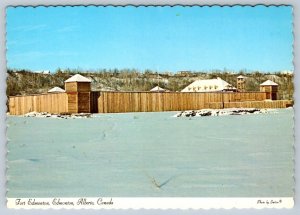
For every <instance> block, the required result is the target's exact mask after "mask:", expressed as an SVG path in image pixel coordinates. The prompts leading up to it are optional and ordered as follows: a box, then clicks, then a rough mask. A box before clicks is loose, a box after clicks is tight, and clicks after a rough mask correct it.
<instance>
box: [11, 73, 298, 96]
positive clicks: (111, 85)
mask: <svg viewBox="0 0 300 215" xmlns="http://www.w3.org/2000/svg"><path fill="white" fill-rule="evenodd" d="M7 72H8V78H7V95H8V96H12V95H25V94H35V93H42V92H47V91H48V90H49V89H50V88H52V87H54V86H58V87H61V88H64V81H65V80H66V79H68V78H69V77H71V76H72V75H74V74H77V73H80V74H82V75H84V76H86V77H88V78H90V79H91V80H92V81H93V83H92V88H93V90H116V91H148V90H150V89H151V88H153V87H155V86H157V85H159V86H160V87H162V88H166V89H168V90H171V91H180V90H182V89H183V88H184V87H186V86H187V85H188V84H190V83H192V82H193V81H194V80H196V79H211V78H216V77H220V78H222V79H223V80H225V81H227V82H228V83H230V84H232V85H233V86H235V85H236V77H237V76H238V75H241V74H242V75H244V76H246V77H247V79H246V90H247V91H258V90H259V84H261V83H262V82H264V81H266V80H268V79H270V80H272V81H274V82H276V83H278V84H279V96H280V98H281V99H292V98H293V92H294V85H293V75H290V74H281V73H274V74H270V73H260V72H248V73H247V72H245V71H240V72H239V73H230V72H228V71H225V72H224V71H210V72H209V73H206V72H189V71H187V72H178V73H168V72H164V73H161V72H157V71H151V70H146V71H139V70H136V69H123V70H118V69H110V70H106V69H102V70H89V71H84V70H79V69H74V70H71V69H67V70H60V69H58V70H57V71H56V72H55V73H52V74H50V75H47V74H39V73H33V72H30V71H26V70H19V71H13V70H8V71H7Z"/></svg>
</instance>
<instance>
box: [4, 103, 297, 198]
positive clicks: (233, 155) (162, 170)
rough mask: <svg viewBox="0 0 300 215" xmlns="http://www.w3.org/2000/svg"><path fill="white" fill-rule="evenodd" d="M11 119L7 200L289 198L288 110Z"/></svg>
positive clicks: (290, 126) (290, 119)
mask: <svg viewBox="0 0 300 215" xmlns="http://www.w3.org/2000/svg"><path fill="white" fill-rule="evenodd" d="M176 113H178V112H163V113H126V114H98V115H96V117H94V118H87V119H71V118H70V119H54V118H26V117H18V116H8V119H7V124H8V130H7V136H8V139H9V143H8V146H7V147H8V150H9V153H8V156H7V158H8V162H7V164H8V166H9V169H8V172H7V175H8V184H7V188H8V194H7V196H8V197H83V196H88V197H99V196H101V197H104V196H111V197H116V196H120V197H146V196H149V197H161V196H168V197H185V196H188V197H258V196H259V197H271V196H272V197H291V196H293V184H294V182H293V142H294V140H293V110H292V109H284V110H276V112H275V113H268V114H258V115H240V116H218V117H216V116H207V117H193V118H188V117H180V118H176V117H173V116H174V115H175V114H176Z"/></svg>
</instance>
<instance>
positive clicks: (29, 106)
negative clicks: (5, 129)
mask: <svg viewBox="0 0 300 215" xmlns="http://www.w3.org/2000/svg"><path fill="white" fill-rule="evenodd" d="M33 111H36V112H48V113H63V112H67V111H68V105H67V94H66V93H49V94H40V95H30V96H11V97H9V112H10V114H11V115H22V114H26V113H29V112H33Z"/></svg>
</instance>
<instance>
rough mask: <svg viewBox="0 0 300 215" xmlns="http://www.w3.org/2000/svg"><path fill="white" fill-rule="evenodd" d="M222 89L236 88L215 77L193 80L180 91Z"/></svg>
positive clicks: (216, 90)
mask: <svg viewBox="0 0 300 215" xmlns="http://www.w3.org/2000/svg"><path fill="white" fill-rule="evenodd" d="M223 90H236V88H235V87H233V86H232V85H231V84H229V83H227V82H226V81H224V80H222V79H221V78H219V77H218V78H216V79H206V80H197V81H194V82H193V83H191V84H190V85H188V86H187V87H185V88H184V89H183V90H181V92H218V91H223Z"/></svg>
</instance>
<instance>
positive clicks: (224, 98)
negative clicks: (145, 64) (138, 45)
mask: <svg viewBox="0 0 300 215" xmlns="http://www.w3.org/2000/svg"><path fill="white" fill-rule="evenodd" d="M73 97H74V98H73ZM266 99H267V95H266V92H205V93H197V92H191V93H186V92H184V93H183V92H100V91H91V92H86V93H85V94H76V96H74V93H68V92H66V93H47V94H39V95H27V96H11V97H9V105H8V107H9V113H10V114H11V115H23V114H26V113H29V112H33V111H35V112H48V113H54V114H55V113H57V114H60V113H73V112H81V110H82V112H90V113H126V112H161V111H183V110H200V109H207V108H211V109H222V108H286V107H289V106H292V105H293V102H292V101H291V100H266ZM74 106H76V107H77V108H74Z"/></svg>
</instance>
